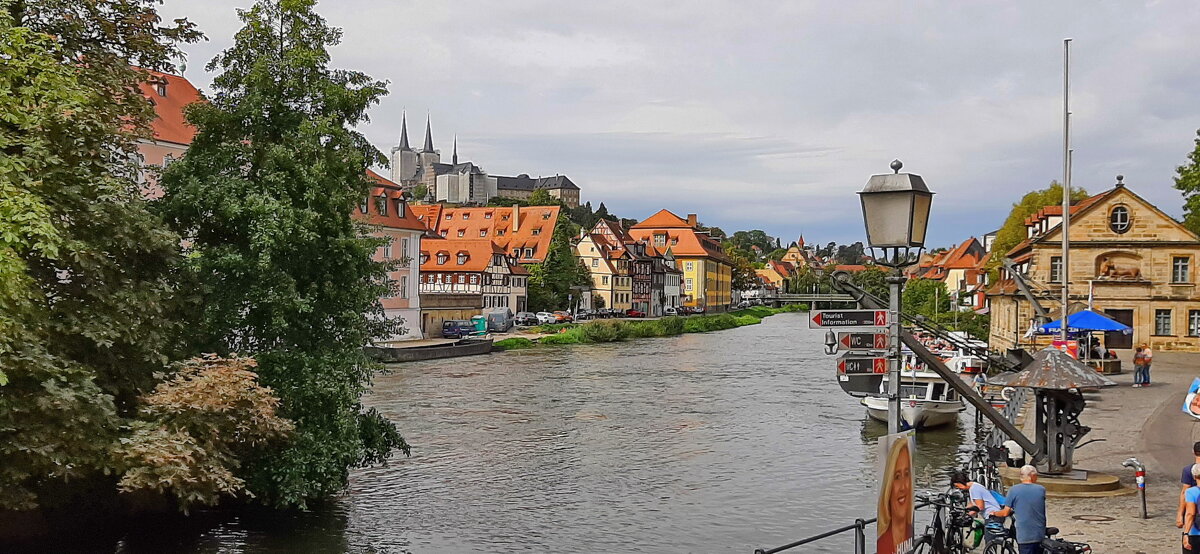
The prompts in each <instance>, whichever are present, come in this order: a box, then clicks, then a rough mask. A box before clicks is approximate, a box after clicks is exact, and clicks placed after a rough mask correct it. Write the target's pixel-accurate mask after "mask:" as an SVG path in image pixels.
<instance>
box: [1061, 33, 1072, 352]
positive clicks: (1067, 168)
mask: <svg viewBox="0 0 1200 554" xmlns="http://www.w3.org/2000/svg"><path fill="white" fill-rule="evenodd" d="M1062 189H1063V200H1062V212H1063V213H1062V270H1061V271H1059V273H1060V274H1061V279H1062V319H1061V320H1060V321H1061V325H1059V327H1060V328H1061V332H1060V336H1061V338H1062V340H1063V341H1064V342H1065V341H1066V340H1067V327H1068V322H1067V309H1068V308H1069V304H1070V296H1069V294H1070V288H1071V287H1070V284H1069V283H1070V282H1071V279H1070V275H1071V271H1070V267H1071V263H1070V260H1071V258H1070V256H1071V238H1070V229H1071V39H1069V38H1068V39H1063V183H1062Z"/></svg>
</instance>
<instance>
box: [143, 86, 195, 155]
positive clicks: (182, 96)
mask: <svg viewBox="0 0 1200 554" xmlns="http://www.w3.org/2000/svg"><path fill="white" fill-rule="evenodd" d="M141 71H145V72H146V73H148V74H149V75H148V78H147V80H146V81H143V82H142V83H141V84H140V85H139V88H140V89H141V91H142V95H143V96H145V97H146V98H147V99H149V100H150V102H151V103H152V104H154V113H155V115H157V116H158V117H155V118H154V121H152V122H151V123H150V128H151V130H153V131H154V138H155V140H161V141H165V142H173V143H176V144H191V143H192V138H194V137H195V136H196V128H195V127H192V126H191V125H189V124H188V123H187V121H185V120H184V117H183V108H184V107H185V106H187V105H188V104H191V103H193V102H198V101H200V100H203V97H201V96H200V91H199V90H196V87H195V86H193V85H192V83H191V82H189V81H188V80H187V79H186V78H184V77H181V76H179V75H171V74H169V73H162V72H159V71H150V70H147V69H142V70H141ZM160 84H162V85H165V88H164V89H163V90H164V91H165V92H166V93H167V94H166V96H161V95H159V94H158V86H159V85H160Z"/></svg>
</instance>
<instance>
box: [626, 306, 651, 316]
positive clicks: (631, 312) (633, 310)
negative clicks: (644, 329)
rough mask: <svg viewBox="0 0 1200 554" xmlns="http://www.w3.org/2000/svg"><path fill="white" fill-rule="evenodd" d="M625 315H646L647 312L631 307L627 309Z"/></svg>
mask: <svg viewBox="0 0 1200 554" xmlns="http://www.w3.org/2000/svg"><path fill="white" fill-rule="evenodd" d="M625 315H626V316H628V317H646V312H643V311H641V310H635V309H633V308H629V309H628V310H625Z"/></svg>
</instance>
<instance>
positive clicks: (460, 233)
mask: <svg viewBox="0 0 1200 554" xmlns="http://www.w3.org/2000/svg"><path fill="white" fill-rule="evenodd" d="M466 233H467V230H466V229H459V230H458V236H460V237H461V236H463V235H465V234H466Z"/></svg>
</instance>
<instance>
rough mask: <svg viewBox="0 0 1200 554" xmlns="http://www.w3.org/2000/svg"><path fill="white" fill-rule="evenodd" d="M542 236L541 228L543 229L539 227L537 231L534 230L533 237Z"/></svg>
mask: <svg viewBox="0 0 1200 554" xmlns="http://www.w3.org/2000/svg"><path fill="white" fill-rule="evenodd" d="M540 234H542V228H541V227H538V228H536V229H534V230H533V233H532V235H533V236H535V237H536V236H538V235H540Z"/></svg>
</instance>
